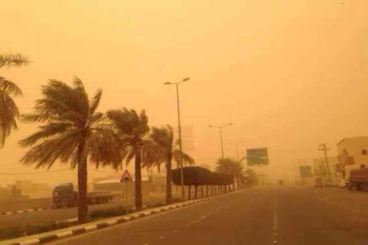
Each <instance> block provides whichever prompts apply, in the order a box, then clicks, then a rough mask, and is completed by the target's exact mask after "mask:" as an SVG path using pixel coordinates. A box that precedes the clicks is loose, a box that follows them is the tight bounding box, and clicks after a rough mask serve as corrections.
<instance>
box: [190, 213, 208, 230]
mask: <svg viewBox="0 0 368 245" xmlns="http://www.w3.org/2000/svg"><path fill="white" fill-rule="evenodd" d="M205 218H207V216H206V215H205V216H202V217H200V218H199V219H197V220H194V221H193V222H190V223H189V224H187V225H186V226H185V227H189V226H192V225H194V224H196V223H198V222H200V221H201V220H204V219H205Z"/></svg>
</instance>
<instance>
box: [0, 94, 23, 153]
mask: <svg viewBox="0 0 368 245" xmlns="http://www.w3.org/2000/svg"><path fill="white" fill-rule="evenodd" d="M18 117H19V110H18V107H17V105H16V104H15V102H14V100H13V99H12V98H11V97H10V96H9V94H8V93H6V92H4V91H2V90H0V146H1V147H2V146H4V144H5V139H6V138H7V137H8V136H9V135H10V133H11V131H12V130H16V129H18V127H17V122H16V118H18Z"/></svg>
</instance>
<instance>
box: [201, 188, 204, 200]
mask: <svg viewBox="0 0 368 245" xmlns="http://www.w3.org/2000/svg"><path fill="white" fill-rule="evenodd" d="M203 194H204V193H203V185H201V197H203V196H204V195H203Z"/></svg>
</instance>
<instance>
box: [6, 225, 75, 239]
mask: <svg viewBox="0 0 368 245" xmlns="http://www.w3.org/2000/svg"><path fill="white" fill-rule="evenodd" d="M69 226H70V224H69V223H67V222H50V223H45V224H39V225H31V224H27V225H26V226H23V227H20V226H18V227H7V228H4V229H0V241H1V240H7V239H13V238H18V237H23V236H30V235H35V234H39V233H43V232H49V231H53V230H58V229H63V228H67V227H69Z"/></svg>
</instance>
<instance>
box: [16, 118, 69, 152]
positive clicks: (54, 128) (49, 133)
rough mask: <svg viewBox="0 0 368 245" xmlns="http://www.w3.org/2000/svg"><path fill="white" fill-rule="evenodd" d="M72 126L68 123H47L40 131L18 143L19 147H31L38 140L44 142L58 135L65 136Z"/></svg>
mask: <svg viewBox="0 0 368 245" xmlns="http://www.w3.org/2000/svg"><path fill="white" fill-rule="evenodd" d="M73 127H74V125H73V124H71V123H68V122H64V123H49V124H46V125H44V126H40V127H39V128H40V130H39V131H38V132H36V133H34V134H32V135H30V136H28V137H27V138H25V139H23V140H21V141H19V145H20V146H22V147H26V146H32V145H34V144H36V143H37V142H38V141H39V140H46V139H48V138H50V137H55V136H57V135H58V134H65V132H67V131H69V130H71V129H73Z"/></svg>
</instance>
